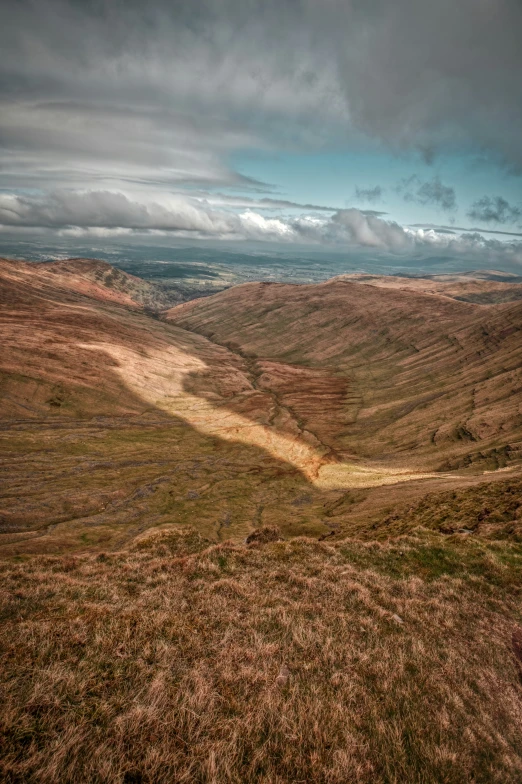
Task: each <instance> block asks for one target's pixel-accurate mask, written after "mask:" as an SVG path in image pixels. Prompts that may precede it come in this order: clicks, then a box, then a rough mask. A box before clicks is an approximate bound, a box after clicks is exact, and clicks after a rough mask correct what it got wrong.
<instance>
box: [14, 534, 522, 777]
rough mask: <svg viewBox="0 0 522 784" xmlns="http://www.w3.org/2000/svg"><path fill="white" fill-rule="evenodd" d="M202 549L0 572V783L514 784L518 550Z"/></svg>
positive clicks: (37, 561)
mask: <svg viewBox="0 0 522 784" xmlns="http://www.w3.org/2000/svg"><path fill="white" fill-rule="evenodd" d="M183 541H185V544H186V547H187V549H186V550H185V552H184V553H183V547H182V543H183ZM202 544H204V543H202V542H201V540H200V538H199V536H198V535H197V534H196V533H195V532H191V531H189V530H185V532H184V533H182V534H180V533H179V532H176V533H172V532H169V531H164V532H162V533H158V534H156V535H154V536H152V537H151V536H149V537H148V539H147V540H144V541H142V542H141V543H138V545H137V546H136V547H134V549H133V550H132V551H130V552H125V553H124V552H121V553H111V554H110V555H108V556H105V557H104V558H100V556H97V555H94V554H93V555H85V556H77V557H76V558H75V559H74V561H75V568H74V569H71V568H70V564H69V561H70V560H72V559H65V558H57V557H43V556H39V557H35V558H32V559H30V560H26V561H24V562H13V561H10V562H7V561H5V562H3V563H1V564H0V568H1V572H2V580H3V585H4V586H5V588H6V590H5V591H4V592H3V594H2V597H1V608H0V609H1V613H2V615H1V617H2V626H1V631H0V641H1V644H2V672H3V675H4V677H3V683H2V687H1V699H0V704H1V705H2V709H1V735H0V742H1V744H2V761H1V763H0V777H1V778H2V780H3V781H7V782H22V781H23V782H45V783H46V784H47V782H49V783H50V784H51V783H54V782H56V783H57V784H58V782H59V783H60V784H64V783H67V782H78V781H88V782H110V784H113V783H114V784H124V783H126V784H128V783H129V782H150V783H151V784H152V782H154V783H155V784H156V782H208V783H209V784H210V782H215V783H216V784H222V783H223V784H225V782H226V783H227V784H229V783H230V784H232V783H234V784H236V783H237V784H240V783H241V784H244V783H245V782H264V783H265V784H268V782H270V784H275V783H276V782H277V783H279V784H282V783H283V782H312V781H313V782H324V783H325V784H346V783H347V782H357V784H359V783H360V784H366V783H367V782H368V784H369V783H370V782H371V783H372V784H375V783H379V782H383V783H384V782H419V784H420V782H422V783H423V784H428V783H430V782H433V784H435V782H437V783H438V782H445V783H447V784H461V783H462V782H464V781H470V782H471V781H474V782H498V783H499V784H501V783H502V784H506V783H508V782H519V781H520V780H521V779H522V721H521V720H522V684H521V682H520V679H519V675H518V671H517V666H516V663H515V657H514V655H513V647H512V633H513V629H514V628H515V627H517V626H518V625H520V624H521V622H522V618H521V610H520V607H521V604H520V585H521V584H522V582H521V577H522V546H521V545H519V544H517V543H512V542H486V541H482V540H479V539H478V537H477V539H476V540H474V541H471V540H470V538H469V537H458V536H456V537H443V536H441V535H439V534H432V533H427V532H425V533H422V532H421V533H419V534H418V535H415V536H408V537H403V538H400V539H398V540H396V541H395V542H389V543H386V544H383V543H376V542H374V543H368V544H364V543H357V542H353V541H351V542H350V541H346V542H340V543H334V544H329V543H327V542H324V543H318V542H316V541H313V540H310V539H304V538H301V539H293V540H289V541H273V542H268V543H266V544H265V545H264V546H263V547H262V548H252V547H245V546H239V545H234V544H232V543H230V542H225V543H223V544H220V545H212V546H201V545H202ZM397 619H400V621H402V622H399V621H398V620H397ZM517 639H518V638H517Z"/></svg>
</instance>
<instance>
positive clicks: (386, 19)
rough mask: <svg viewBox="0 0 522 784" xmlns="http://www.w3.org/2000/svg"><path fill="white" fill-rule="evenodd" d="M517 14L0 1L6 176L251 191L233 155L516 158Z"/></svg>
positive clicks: (221, 1) (491, 8)
mask: <svg viewBox="0 0 522 784" xmlns="http://www.w3.org/2000/svg"><path fill="white" fill-rule="evenodd" d="M521 28H522V6H521V4H520V2H519V0H497V1H496V2H494V3H493V2H490V1H489V0H480V1H478V0H461V1H460V2H459V3H455V2H454V1H453V0H438V2H437V3H429V2H419V0H393V2H388V0H372V1H371V2H366V3H364V2H360V1H359V0H328V2H325V3H318V2H314V0H277V1H276V0H248V1H247V2H245V0H191V2H188V0H179V1H178V2H171V0H152V1H151V2H150V3H148V4H147V5H146V6H145V5H144V4H143V3H141V2H137V0H129V1H128V2H125V3H123V2H119V1H118V0H115V2H107V1H102V2H100V0H83V1H82V2H79V1H78V0H38V1H37V0H4V2H3V3H1V4H0V140H1V143H2V144H1V148H2V152H0V167H1V168H2V175H3V182H4V183H5V187H9V188H42V189H48V190H50V189H53V188H60V187H68V188H108V189H111V188H115V187H123V185H124V184H125V183H127V184H129V183H134V184H136V185H137V186H139V187H143V188H145V187H150V188H153V189H154V188H158V187H165V189H166V190H169V189H172V187H173V186H174V185H180V184H186V185H190V186H193V185H194V184H195V185H197V186H198V187H200V186H205V185H212V186H213V187H214V186H219V187H224V186H245V187H254V188H255V187H257V186H258V183H255V182H252V181H250V180H248V178H245V177H243V176H242V175H241V173H240V172H238V171H236V170H235V168H234V166H233V165H232V163H231V160H233V158H232V153H234V152H236V151H244V150H252V149H256V150H259V149H261V150H265V151H288V150H310V149H325V148H328V147H332V146H335V147H336V148H339V145H346V144H352V145H357V144H361V143H364V144H365V145H367V144H368V143H370V144H371V143H373V142H374V141H376V142H377V143H378V144H379V145H381V144H384V145H386V146H387V147H388V148H390V149H392V150H395V151H400V152H402V151H410V152H411V151H420V152H421V153H422V154H423V155H424V157H425V158H426V159H431V158H432V157H433V155H434V154H435V153H436V152H437V151H439V150H449V151H455V150H467V151H471V152H477V153H483V154H484V155H486V156H490V157H493V158H494V159H495V160H498V161H499V162H503V163H504V164H505V165H507V166H508V167H510V168H512V169H514V170H518V171H520V170H522V146H521V145H520V134H519V129H520V127H521V126H522V95H521V91H520V78H519V74H520V73H521V71H522V47H521V46H520V29H521ZM425 197H426V199H427V200H428V201H429V199H431V198H434V197H433V196H431V195H430V194H429V193H426V194H425ZM448 198H449V196H444V195H443V196H442V197H441V198H440V200H439V201H438V202H437V201H436V202H434V203H438V204H441V205H442V204H443V203H446V204H447V203H448ZM444 209H450V207H444Z"/></svg>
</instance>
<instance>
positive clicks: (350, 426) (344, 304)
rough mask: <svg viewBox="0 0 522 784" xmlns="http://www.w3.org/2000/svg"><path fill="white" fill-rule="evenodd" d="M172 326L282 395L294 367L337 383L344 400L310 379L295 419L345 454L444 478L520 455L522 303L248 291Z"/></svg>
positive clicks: (338, 287) (196, 305)
mask: <svg viewBox="0 0 522 784" xmlns="http://www.w3.org/2000/svg"><path fill="white" fill-rule="evenodd" d="M167 318H168V319H169V321H170V322H171V323H174V324H177V325H178V326H181V327H183V328H184V329H188V330H192V331H194V332H197V333H199V334H202V335H205V336H206V337H208V338H209V339H210V340H212V341H214V342H216V343H219V344H223V345H227V346H228V347H230V348H232V349H233V350H235V351H237V352H238V353H240V354H243V355H245V356H249V357H250V361H251V362H253V363H255V365H256V367H257V368H258V370H259V372H260V373H261V374H262V375H261V378H262V379H264V382H265V384H266V385H268V386H270V385H272V387H273V388H274V390H277V389H278V388H279V387H280V386H281V383H282V381H281V379H282V378H288V379H290V378H291V376H292V374H293V373H295V368H296V367H299V368H301V367H305V368H307V369H308V370H307V372H308V373H310V374H312V375H313V376H314V378H316V377H317V376H319V375H322V377H323V378H324V379H325V383H326V379H327V378H333V377H335V378H336V384H330V385H329V388H330V389H331V390H335V389H339V390H340V392H339V394H338V395H333V396H332V397H330V398H326V397H324V396H322V395H321V392H320V391H319V390H316V389H315V388H314V386H313V385H312V384H307V382H306V380H305V376H303V377H302V383H301V384H300V388H299V396H300V398H301V401H297V404H296V410H297V411H298V412H299V414H300V415H301V416H302V418H303V421H304V422H305V424H308V423H309V422H310V423H311V428H312V429H314V432H317V433H318V436H319V437H320V438H321V439H322V440H323V439H324V440H326V441H327V442H328V443H329V445H330V446H331V448H332V449H333V450H334V451H335V452H336V453H337V454H339V455H354V454H356V455H360V456H365V457H373V458H377V457H379V456H381V457H385V458H386V459H392V460H395V461H400V459H401V456H402V457H404V455H405V454H407V455H408V456H409V457H414V459H415V460H416V461H418V464H419V465H422V466H424V467H429V468H431V469H434V468H437V467H440V466H442V465H443V464H446V463H447V462H448V461H450V462H451V464H452V465H463V466H464V465H466V464H468V463H469V462H473V461H476V460H478V461H482V462H484V461H486V462H487V461H488V460H489V461H490V462H491V461H492V463H493V464H494V463H495V460H496V457H494V455H495V454H496V453H497V452H498V451H499V450H500V452H502V451H505V453H506V454H512V456H515V455H517V454H518V450H519V448H520V442H522V303H508V304H501V305H494V306H489V307H488V308H484V307H482V306H480V305H477V304H473V303H468V302H460V301H456V300H454V299H450V298H448V297H445V296H442V295H439V294H428V293H425V292H419V291H415V290H397V289H395V288H382V287H375V286H373V285H363V284H360V283H353V282H347V281H343V280H338V279H334V280H332V281H329V282H327V283H324V284H320V285H314V286H306V285H303V286H291V285H285V284H263V283H257V284H255V283H253V284H245V285H243V286H238V287H235V288H233V289H230V290H228V291H225V292H222V293H220V294H217V295H215V296H213V297H211V298H209V299H207V300H195V301H193V302H189V303H184V304H183V305H180V306H178V307H176V308H173V309H172V310H170V311H169V312H168V314H167ZM267 363H269V364H268V365H267ZM270 363H271V364H270ZM274 363H276V364H274ZM327 386H328V385H327ZM272 387H271V388H272ZM294 394H295V390H294ZM310 411H311V412H312V413H311V414H310V413H309V412H310ZM316 412H320V414H319V416H320V418H321V419H322V420H323V422H329V423H335V425H334V427H333V428H332V429H331V430H329V428H328V426H327V425H326V424H321V423H320V422H319V423H318V422H317V421H316V418H317V413H316ZM495 450H496V451H495ZM490 455H493V456H492V457H491V456H490ZM493 467H494V465H493Z"/></svg>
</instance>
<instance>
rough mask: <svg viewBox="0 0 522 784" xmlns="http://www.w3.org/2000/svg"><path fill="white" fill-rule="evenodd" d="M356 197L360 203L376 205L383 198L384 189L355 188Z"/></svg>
mask: <svg viewBox="0 0 522 784" xmlns="http://www.w3.org/2000/svg"><path fill="white" fill-rule="evenodd" d="M355 196H356V198H357V199H358V200H359V201H369V202H371V203H374V202H376V201H380V200H381V198H382V188H381V186H380V185H376V186H375V188H358V187H356V188H355Z"/></svg>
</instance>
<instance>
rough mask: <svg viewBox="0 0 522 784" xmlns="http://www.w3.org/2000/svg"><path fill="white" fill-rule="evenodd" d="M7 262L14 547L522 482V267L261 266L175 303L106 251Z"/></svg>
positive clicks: (7, 449)
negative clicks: (353, 272) (430, 270)
mask: <svg viewBox="0 0 522 784" xmlns="http://www.w3.org/2000/svg"><path fill="white" fill-rule="evenodd" d="M0 273H1V276H2V292H3V295H2V296H3V300H2V302H3V305H2V331H3V335H4V352H3V358H2V367H1V414H2V419H1V431H0V441H1V444H2V447H1V454H2V488H3V489H2V516H1V522H0V551H1V552H3V553H5V554H10V555H23V554H27V553H38V552H50V553H52V552H69V551H74V552H82V551H84V550H90V549H92V548H94V549H98V550H104V549H118V548H120V547H122V546H124V545H127V544H128V543H129V542H131V541H132V540H133V538H135V537H136V536H138V535H140V534H142V533H143V532H144V531H146V530H148V529H149V528H150V529H153V528H160V529H161V528H165V527H167V528H168V527H170V526H172V525H175V526H185V525H195V526H196V527H197V528H198V530H200V532H201V533H202V534H204V535H205V536H208V537H209V539H210V540H213V541H216V542H219V541H222V540H224V539H229V538H232V539H235V540H241V539H244V538H245V536H247V535H248V534H249V533H250V532H251V531H252V529H254V528H256V527H259V526H262V525H277V526H279V527H280V528H281V530H282V531H283V533H284V534H285V535H290V536H295V535H311V536H315V537H324V536H328V537H329V538H331V537H334V538H338V539H340V538H342V537H344V536H347V535H358V536H362V537H374V538H375V537H377V538H379V537H386V536H388V535H389V534H390V531H391V530H393V529H394V527H397V526H398V528H399V529H400V530H402V529H403V528H404V526H403V525H402V524H401V523H400V522H397V514H398V512H397V510H399V511H400V510H403V513H404V514H406V513H407V510H408V509H410V507H411V506H412V504H413V505H415V504H418V503H420V502H421V500H422V499H423V498H424V497H425V496H426V494H428V495H429V498H430V499H431V502H430V503H431V504H432V505H433V506H434V508H436V507H437V504H439V501H438V499H445V494H447V493H457V494H459V493H465V492H467V491H468V492H469V489H470V488H473V487H476V486H479V487H480V488H487V490H486V495H487V493H488V492H490V491H491V492H492V493H494V490H493V489H492V488H494V487H496V486H497V485H498V486H502V483H504V484H505V483H506V482H507V483H508V484H510V483H511V484H513V483H515V485H516V486H517V487H518V484H517V483H519V482H520V477H521V470H520V469H521V464H522V340H521V331H522V303H521V302H519V301H518V299H517V297H518V294H517V292H518V289H516V288H515V292H513V287H516V286H520V285H521V284H516V283H499V282H494V285H493V284H491V283H490V281H487V280H486V281H484V280H479V279H477V280H475V281H474V282H472V289H473V290H472V294H473V296H474V295H475V294H476V290H477V289H478V288H480V289H481V290H482V292H484V291H485V290H486V289H488V287H489V286H491V287H492V290H495V291H496V290H498V286H507V287H508V289H509V292H507V291H504V293H503V295H502V296H503V298H505V297H507V296H508V295H509V297H511V298H512V299H511V301H507V302H500V303H496V304H489V305H484V304H478V303H476V302H467V301H462V300H461V299H460V296H461V295H462V287H461V288H457V292H455V290H454V287H455V285H456V284H455V282H454V281H450V282H446V283H441V282H439V283H438V290H437V291H434V290H433V286H434V284H433V282H432V281H429V280H426V281H424V283H423V282H422V281H421V280H420V279H415V285H412V283H411V282H409V281H410V279H397V278H394V279H389V281H388V285H387V286H385V283H386V280H384V281H383V280H378V281H377V283H378V285H377V284H376V282H375V281H371V282H370V283H369V284H368V282H367V281H366V279H365V278H363V279H362V280H359V279H357V280H352V279H343V278H341V279H333V280H331V281H328V282H326V283H323V284H313V285H290V284H275V283H274V284H268V283H252V284H244V285H242V286H236V287H233V288H231V289H228V290H225V291H223V292H221V293H217V294H215V295H213V296H212V297H208V298H204V299H200V300H193V301H190V302H186V303H183V304H180V305H178V306H176V307H174V308H170V309H165V308H164V305H165V303H164V301H163V300H162V299H161V297H160V299H159V301H158V300H157V299H154V297H155V291H154V288H153V287H152V286H151V285H150V284H148V283H146V282H144V281H141V280H140V279H137V278H134V277H133V276H128V275H126V273H122V272H120V271H116V270H114V271H111V268H109V267H108V265H106V264H105V263H103V264H101V263H98V262H93V261H92V260H73V261H71V262H54V263H44V264H25V263H23V262H11V261H7V260H6V261H3V262H1V263H0ZM399 285H400V287H399ZM459 285H460V284H459ZM466 285H468V287H469V285H471V284H469V282H468V283H467V284H466ZM422 286H424V287H425V288H426V290H423V289H422ZM444 286H446V287H447V288H448V287H449V291H447V292H446V293H441V290H442V289H444ZM521 288H522V286H521ZM455 296H458V297H459V299H455ZM499 483H500V485H499ZM481 492H482V491H481ZM440 503H445V501H444V500H441V501H440ZM486 506H487V505H486ZM473 514H476V513H475V512H474V513H473ZM517 515H520V510H519V511H518V512H517V513H515V517H514V518H513V520H509V521H506V520H504V519H503V520H502V525H501V524H500V523H498V524H497V525H491V524H490V523H491V521H489V520H488V514H486V515H483V519H482V520H481V521H477V520H475V519H471V518H470V519H469V520H467V521H465V520H464V521H461V527H463V528H466V526H467V527H469V528H470V529H473V528H475V527H476V526H477V525H479V524H480V526H482V528H485V529H487V531H488V536H493V537H495V536H497V535H499V536H500V535H503V534H501V529H502V530H504V528H505V524H507V523H512V524H513V525H515V528H517V526H518V524H519V523H518V522H517V520H519V516H518V517H517ZM390 517H391V518H393V520H394V522H393V525H392V528H391V529H390ZM399 517H400V514H399ZM410 517H411V514H410ZM435 517H436V515H435ZM411 525H414V523H413V522H412V523H411ZM488 526H489V527H488ZM503 526H504V527H503ZM517 530H518V528H517Z"/></svg>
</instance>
